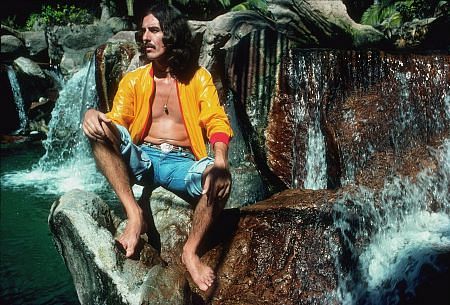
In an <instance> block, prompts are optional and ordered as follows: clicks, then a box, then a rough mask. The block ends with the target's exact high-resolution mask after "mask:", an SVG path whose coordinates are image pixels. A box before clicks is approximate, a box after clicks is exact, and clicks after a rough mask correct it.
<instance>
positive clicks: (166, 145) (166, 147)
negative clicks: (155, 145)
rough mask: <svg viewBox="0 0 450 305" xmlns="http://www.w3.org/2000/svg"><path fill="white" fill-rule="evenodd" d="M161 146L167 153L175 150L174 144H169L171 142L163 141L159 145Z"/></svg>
mask: <svg viewBox="0 0 450 305" xmlns="http://www.w3.org/2000/svg"><path fill="white" fill-rule="evenodd" d="M159 147H160V148H161V151H162V152H163V153H165V154H167V153H169V152H171V151H172V150H173V145H172V144H169V143H162V144H160V145H159Z"/></svg>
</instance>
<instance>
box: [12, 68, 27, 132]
mask: <svg viewBox="0 0 450 305" xmlns="http://www.w3.org/2000/svg"><path fill="white" fill-rule="evenodd" d="M8 78H9V82H10V84H11V89H12V92H13V95H14V102H15V103H16V109H17V113H18V115H19V129H18V130H17V132H21V131H24V130H25V128H26V127H27V124H28V117H27V113H26V112H25V105H24V101H23V98H22V93H21V92H20V85H19V81H18V80H17V76H16V72H15V71H14V69H13V68H12V67H10V66H8Z"/></svg>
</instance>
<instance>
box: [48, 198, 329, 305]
mask: <svg viewBox="0 0 450 305" xmlns="http://www.w3.org/2000/svg"><path fill="white" fill-rule="evenodd" d="M157 193H158V192H157ZM173 196H174V195H171V194H168V193H167V192H159V194H156V195H155V196H152V199H151V203H152V209H153V210H154V211H153V214H154V216H155V224H156V227H157V228H158V229H159V232H160V235H161V242H162V246H163V248H162V252H161V256H162V257H163V258H164V261H162V260H161V258H160V257H159V256H158V255H157V252H155V250H154V249H153V248H151V246H150V245H149V244H147V243H146V242H145V241H143V246H142V248H141V249H142V250H141V251H140V255H139V257H136V258H135V259H125V258H124V256H123V254H122V253H121V252H120V250H119V249H118V248H117V247H116V246H115V243H114V236H117V234H118V233H119V232H120V229H121V227H123V225H121V224H120V223H121V221H120V220H119V219H118V218H117V217H116V216H114V213H113V212H111V211H110V209H109V208H108V207H107V205H106V204H105V203H104V202H103V201H102V200H101V199H100V198H99V197H98V196H96V195H94V194H91V193H86V192H83V191H78V190H77V191H71V192H69V193H67V194H65V195H64V196H62V197H61V198H60V199H59V200H58V201H56V202H55V203H54V204H53V206H52V209H51V213H50V216H49V226H50V228H51V231H52V234H53V236H54V240H55V242H56V245H57V248H58V251H59V252H60V253H61V255H62V256H63V258H64V260H65V263H66V264H67V266H68V268H69V270H70V272H71V274H72V276H73V280H74V283H75V287H76V289H77V293H78V297H79V300H80V303H81V304H113V303H114V304H191V302H192V304H205V303H206V302H211V304H234V305H241V304H249V305H250V304H274V303H277V304H299V302H300V301H301V302H302V304H317V302H321V301H324V300H327V298H328V294H329V293H330V291H332V290H333V289H334V288H335V287H336V277H335V275H334V259H333V256H332V255H331V254H330V248H329V241H328V236H331V235H332V231H331V230H330V227H329V224H330V221H331V214H330V212H331V210H330V208H331V206H332V205H331V203H332V202H333V200H334V199H335V197H336V194H335V193H334V192H330V191H324V192H320V193H319V192H318V193H312V192H308V191H289V192H286V193H284V194H280V195H278V196H277V197H274V198H272V199H270V200H268V201H265V202H262V203H260V204H257V205H254V206H252V207H248V208H243V209H241V210H240V211H239V210H237V209H228V210H226V211H225V212H224V213H223V214H222V216H221V218H220V220H219V221H218V222H217V223H216V224H215V225H214V228H213V229H212V230H211V232H210V234H209V235H208V236H209V237H208V239H207V240H206V241H205V242H204V245H203V247H202V250H201V254H204V253H206V254H205V255H203V257H202V260H203V261H204V262H206V263H207V264H209V265H210V266H212V267H213V268H214V270H215V271H216V273H217V280H216V285H215V286H214V287H212V288H210V289H209V290H208V291H207V292H206V293H203V292H201V291H199V290H198V289H197V288H196V287H195V285H194V284H193V283H192V282H191V279H190V277H188V279H187V282H186V278H185V269H184V267H183V265H182V264H181V262H180V260H179V257H180V253H181V252H180V251H181V247H182V245H183V242H184V240H185V236H186V235H187V230H188V228H189V222H190V217H189V216H188V215H189V213H188V214H184V213H181V214H179V213H178V212H176V211H177V210H178V211H179V210H183V209H186V206H184V207H183V204H181V205H178V203H177V202H179V199H175V200H173V198H174V197H173ZM300 198H303V199H300ZM154 205H156V209H154V208H153V206H154ZM174 206H175V207H176V208H175V210H174V209H173V207H174ZM163 207H164V208H163ZM172 211H173V213H172ZM182 215H186V216H182ZM180 216H182V217H181V218H180ZM183 217H185V218H184V219H185V220H183ZM183 224H184V225H183ZM186 224H187V226H186ZM324 236H326V238H323V237H324ZM318 261H319V262H320V263H319V264H318V263H317V262H318ZM166 263H167V265H166ZM311 279H313V280H311ZM187 285H189V286H187ZM280 302H281V303H280Z"/></svg>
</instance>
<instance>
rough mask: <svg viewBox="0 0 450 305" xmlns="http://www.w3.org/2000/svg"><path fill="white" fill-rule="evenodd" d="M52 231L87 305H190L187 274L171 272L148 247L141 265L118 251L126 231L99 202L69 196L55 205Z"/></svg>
mask: <svg viewBox="0 0 450 305" xmlns="http://www.w3.org/2000/svg"><path fill="white" fill-rule="evenodd" d="M49 226H50V229H51V231H52V233H53V235H54V240H55V243H56V246H57V248H58V250H59V252H60V253H61V255H62V256H63V258H64V261H65V263H66V265H67V267H68V268H69V270H70V272H71V274H72V277H73V280H74V283H75V287H76V290H77V294H78V298H79V301H80V303H81V304H83V305H84V304H95V305H98V304H105V305H110V304H130V305H131V304H168V303H165V302H169V304H180V305H182V304H188V303H187V302H188V299H189V289H188V287H187V286H186V279H185V278H184V274H183V272H184V271H183V270H181V269H179V268H177V267H176V266H172V267H165V264H164V262H163V261H162V260H161V258H160V257H159V255H158V253H157V252H156V250H154V249H153V248H151V246H149V245H148V244H147V243H143V248H142V249H141V251H140V255H139V259H126V258H125V256H124V255H123V254H122V253H121V252H120V250H118V248H117V246H116V243H115V240H114V236H115V234H118V233H120V228H121V227H123V225H122V226H120V219H119V218H117V217H116V216H115V215H114V214H113V212H112V211H111V210H110V209H109V208H108V206H107V205H106V204H105V203H104V202H103V201H102V200H101V199H100V198H99V197H98V196H96V195H94V194H92V193H86V192H83V191H79V190H74V191H71V192H69V193H67V194H65V195H64V196H62V197H61V198H60V199H59V200H58V201H56V202H55V203H54V204H53V206H52V208H51V212H50V216H49Z"/></svg>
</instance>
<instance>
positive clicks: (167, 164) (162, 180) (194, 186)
mask: <svg viewBox="0 0 450 305" xmlns="http://www.w3.org/2000/svg"><path fill="white" fill-rule="evenodd" d="M116 126H117V128H118V130H119V132H120V138H121V145H120V151H121V154H122V158H123V159H124V161H125V163H126V164H128V166H129V168H130V170H131V173H132V175H133V176H134V178H135V181H133V182H134V183H136V184H139V185H142V186H144V187H148V186H150V187H151V188H152V189H155V188H157V187H159V186H162V187H164V188H165V189H167V190H169V191H171V192H173V193H175V194H177V195H178V196H180V197H182V198H184V199H186V198H187V197H186V196H188V198H189V197H190V198H198V197H199V196H200V195H201V193H202V188H203V187H202V175H203V172H204V171H205V169H206V167H207V166H208V165H211V164H213V163H214V159H212V158H210V157H205V158H203V159H200V160H198V161H196V160H195V157H194V155H193V154H192V153H188V152H180V151H170V152H168V153H165V152H162V151H161V150H159V149H157V148H153V147H149V146H146V145H140V146H137V145H135V144H133V142H132V140H131V136H130V134H129V132H128V130H127V129H126V128H125V127H123V126H120V125H116Z"/></svg>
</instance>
